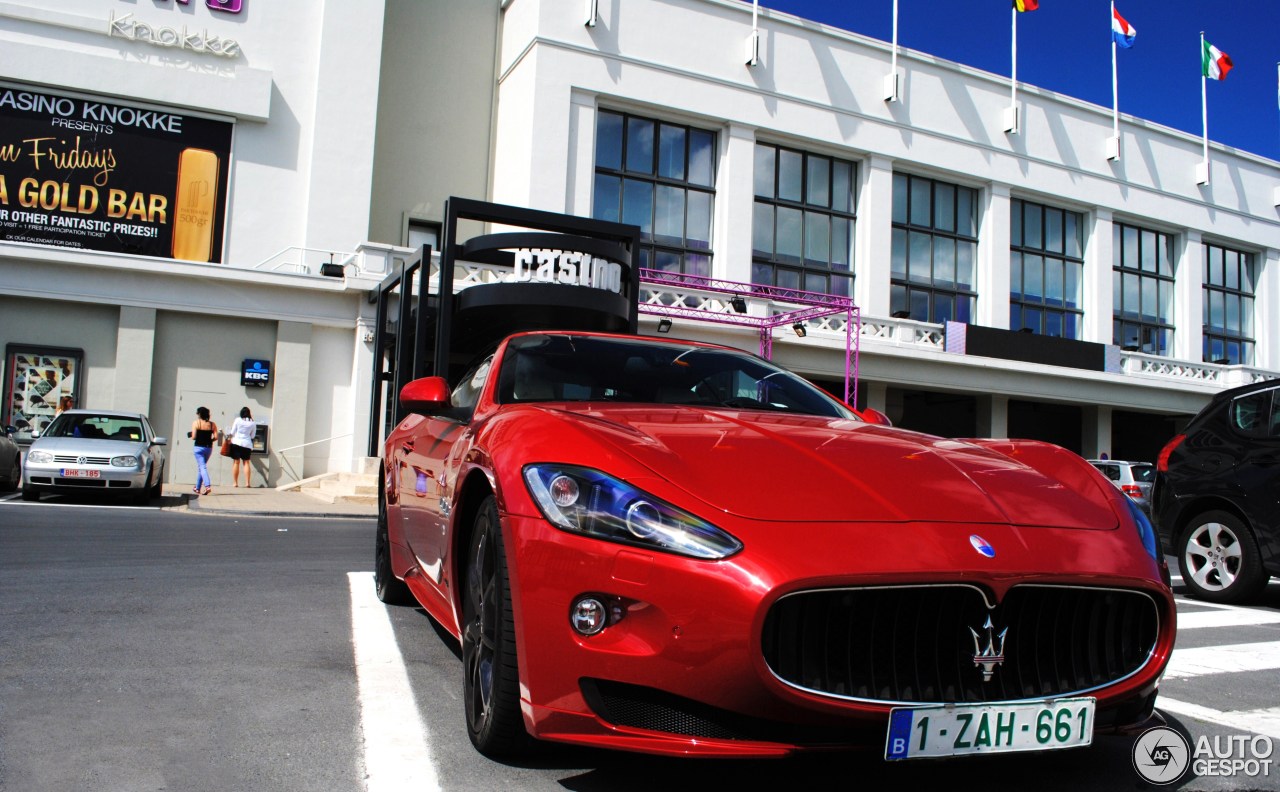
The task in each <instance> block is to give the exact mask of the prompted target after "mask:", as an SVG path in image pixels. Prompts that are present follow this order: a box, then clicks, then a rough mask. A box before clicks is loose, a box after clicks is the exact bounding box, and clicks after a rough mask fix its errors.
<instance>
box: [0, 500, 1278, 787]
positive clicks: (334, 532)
mask: <svg viewBox="0 0 1280 792" xmlns="http://www.w3.org/2000/svg"><path fill="white" fill-rule="evenodd" d="M372 537H373V521H372V520H332V519H328V520H291V519H279V518H252V517H229V516H204V515H197V514H193V513H188V512H184V511H180V510H172V509H158V508H154V507H152V508H131V507H118V506H96V505H74V504H71V505H68V504H65V503H60V502H54V501H52V500H46V501H45V502H41V503H36V504H26V503H22V502H20V501H16V500H10V499H0V790H5V791H6V792H28V790H33V791H41V790H59V791H61V790H86V791H88V790H92V791H93V792H100V791H102V790H122V791H123V790H129V791H130V792H134V791H136V790H182V791H183V792H186V790H210V792H214V791H215V790H216V792H229V791H231V790H336V791H345V790H352V791H353V792H358V791H362V790H366V789H368V790H376V789H381V788H394V789H410V788H412V789H415V790H430V789H436V788H438V789H444V790H451V791H452V790H472V789H475V790H492V789H512V790H526V789H528V790H539V789H545V790H566V789H568V790H584V791H594V790H600V791H602V792H603V790H652V789H655V788H666V789H687V788H701V789H708V788H710V789H793V788H807V789H847V788H855V787H856V788H862V789H887V788H922V789H969V788H983V789H984V790H998V789H1024V788H1027V787H1034V788H1036V790H1037V792H1048V791H1050V790H1059V789H1061V790H1076V789H1082V788H1083V789H1140V788H1147V785H1146V784H1145V783H1144V782H1142V781H1141V780H1140V778H1139V777H1138V775H1137V774H1136V772H1135V771H1134V769H1133V765H1132V754H1133V748H1134V743H1135V740H1134V738H1132V737H1097V738H1096V739H1095V744H1094V745H1093V746H1092V747H1090V748H1087V749H1081V750H1071V751H1061V752H1056V753H1048V754H1034V755H1031V754H1026V755H1006V756H995V757H980V758H967V759H963V760H946V761H921V762H905V763H896V764H885V763H884V762H882V761H881V760H880V759H879V758H878V756H877V755H876V754H875V753H874V752H872V753H868V754H833V755H820V756H810V757H802V758H798V759H790V760H782V761H763V762H762V761H750V762H743V761H681V760H671V759H661V758H653V757H646V756H637V755H630V754H617V753H608V752H601V751H591V750H583V749H576V748H566V747H555V746H549V747H548V748H547V750H546V751H545V752H544V753H543V754H542V755H540V756H539V757H538V758H537V759H536V760H535V761H532V762H528V763H525V764H522V765H508V764H502V763H496V762H492V761H490V760H488V759H485V758H484V757H482V756H480V755H479V754H477V753H476V752H475V751H474V750H473V749H472V747H471V745H470V743H469V742H468V740H467V738H466V734H465V730H464V726H463V722H462V704H461V701H460V700H459V689H460V684H461V666H460V663H459V660H458V656H457V652H458V649H457V646H456V645H455V644H454V643H453V642H452V641H450V640H449V639H448V638H447V637H444V636H443V635H442V633H441V632H440V631H438V630H437V629H435V628H434V627H433V625H432V623H431V621H430V620H429V619H428V618H427V617H426V616H425V615H424V614H423V613H422V612H421V611H420V610H418V609H415V608H386V607H385V606H382V605H381V604H380V603H376V601H372V602H371V601H370V598H371V597H370V595H371V589H372V583H371V580H370V578H369V577H368V572H369V570H370V568H371V556H372ZM353 573H355V574H353ZM1180 613H1185V614H1187V619H1188V624H1189V625H1193V626H1190V627H1189V628H1188V629H1184V630H1182V631H1181V634H1180V636H1179V644H1178V646H1179V649H1178V651H1177V652H1175V655H1174V660H1175V664H1176V663H1179V652H1183V651H1184V649H1185V651H1186V654H1185V655H1184V656H1185V657H1186V658H1187V661H1186V662H1183V663H1182V664H1181V666H1179V668H1180V671H1179V674H1180V675H1179V676H1176V677H1172V676H1171V677H1170V678H1169V679H1167V680H1166V681H1165V683H1164V684H1163V685H1162V695H1163V696H1166V697H1168V698H1169V699H1170V700H1171V701H1177V702H1180V706H1181V707H1182V709H1184V710H1186V709H1187V708H1188V707H1191V708H1196V707H1198V708H1200V709H1198V710H1195V711H1196V712H1197V713H1198V714H1199V715H1202V716H1205V717H1206V718H1208V720H1201V719H1199V718H1197V717H1192V716H1189V715H1171V716H1170V723H1171V725H1173V726H1175V727H1176V728H1178V729H1179V730H1180V731H1181V732H1182V733H1184V734H1185V735H1187V736H1189V737H1190V741H1191V744H1192V746H1193V747H1194V745H1195V743H1196V739H1197V738H1198V737H1200V736H1202V735H1204V736H1207V737H1209V738H1210V739H1214V738H1217V740H1218V741H1219V743H1223V742H1225V741H1226V740H1227V739H1228V738H1229V737H1232V736H1242V737H1251V736H1254V735H1256V734H1258V733H1269V734H1272V735H1273V738H1272V740H1273V742H1275V743H1280V718H1277V719H1276V720H1275V721H1274V722H1272V721H1270V720H1268V718H1269V717H1270V713H1273V712H1274V713H1280V685H1277V684H1276V681H1277V679H1278V678H1280V671H1278V669H1280V651H1275V652H1273V651H1272V646H1273V644H1274V642H1277V641H1280V584H1277V583H1273V584H1272V586H1271V588H1270V589H1269V591H1268V593H1267V597H1266V600H1265V601H1264V602H1263V603H1261V604H1260V605H1257V606H1254V607H1250V608H1244V609H1224V608H1220V607H1219V608H1208V607H1205V606H1202V605H1197V604H1193V603H1187V602H1180ZM1191 614H1205V615H1198V616H1192V615H1191ZM1223 614H1225V615H1223ZM383 626H385V628H386V629H385V631H382V627H383ZM1223 647H1233V648H1232V649H1224V648H1223ZM1239 647H1249V648H1248V649H1240V648H1239ZM1192 650H1203V651H1200V652H1199V653H1196V652H1193V651H1192ZM1228 659H1229V660H1230V662H1231V663H1235V664H1236V665H1234V666H1231V665H1229V664H1228V666H1224V667H1227V668H1229V670H1225V671H1224V670H1223V668H1221V667H1218V666H1219V665H1221V664H1222V663H1224V662H1226V661H1227V660H1228ZM401 669H402V670H401ZM391 672H394V673H391ZM396 679H399V683H398V684H402V685H403V687H396V686H395V684H392V683H394V682H395V680H396ZM388 680H389V681H388ZM375 683H377V684H375ZM379 689H381V690H383V697H382V698H378V694H377V691H378V690H379ZM406 708H407V709H406ZM1215 719H1216V720H1218V721H1221V722H1213V721H1214V720H1215ZM1241 723H1244V724H1245V726H1246V727H1247V728H1243V729H1242V728H1240V724H1241ZM1233 726H1234V727H1235V728H1233ZM1268 729H1270V731H1269V732H1268V731H1267V730H1268ZM366 735H369V739H366ZM391 749H394V750H391ZM1271 758H1272V759H1280V756H1274V755H1273V756H1272V757H1271ZM1269 769H1270V770H1271V774H1270V775H1269V776H1266V777H1255V778H1248V777H1242V776H1235V777H1229V778H1228V777H1199V778H1197V777H1194V775H1193V774H1191V773H1189V774H1187V776H1184V778H1183V779H1182V780H1181V781H1179V782H1178V783H1177V784H1174V785H1172V786H1171V787H1169V788H1173V789H1179V788H1181V789H1193V790H1200V789H1231V790H1241V789H1275V790H1280V768H1277V767H1276V764H1275V763H1274V762H1273V763H1271V764H1270V765H1269ZM397 773H400V774H402V775H405V776H407V777H408V778H409V779H410V782H409V783H404V782H403V781H401V782H398V783H397V782H396V781H395V779H396V774H397Z"/></svg>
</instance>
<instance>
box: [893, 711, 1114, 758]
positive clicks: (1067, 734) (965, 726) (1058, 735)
mask: <svg viewBox="0 0 1280 792" xmlns="http://www.w3.org/2000/svg"><path fill="white" fill-rule="evenodd" d="M1095 705H1096V700H1095V699H1092V698H1066V699H1051V700H1047V701H1028V702H1020V703H1018V704H939V705H934V706H927V707H898V708H895V709H894V710H893V711H892V712H890V714H889V734H888V737H887V739H886V740H885V746H884V758H885V759H889V760H895V759H918V758H922V757H928V756H959V755H963V754H975V753H1007V752H1011V751H1047V750H1052V749H1054V748H1077V747H1080V746H1085V745H1089V744H1090V743H1092V742H1093V711H1094V707H1095Z"/></svg>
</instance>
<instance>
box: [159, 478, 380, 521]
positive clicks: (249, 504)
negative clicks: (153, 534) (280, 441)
mask: <svg viewBox="0 0 1280 792" xmlns="http://www.w3.org/2000/svg"><path fill="white" fill-rule="evenodd" d="M164 501H165V504H166V506H167V505H168V504H170V503H174V504H175V506H174V507H175V508H181V509H186V510H187V511H192V512H198V513H201V514H243V515H254V516H259V517H304V518H305V517H346V518H349V519H350V518H361V517H368V518H374V517H377V516H378V507H377V506H376V505H362V504H358V503H324V502H323V501H320V500H317V499H315V498H313V497H311V496H310V495H304V494H302V493H301V492H298V491H296V490H283V491H282V490H277V489H275V488H274V487H214V488H213V492H212V493H210V494H208V495H196V494H195V493H194V492H192V491H191V485H189V484H185V485H184V484H166V485H165V487H164ZM175 502H180V505H179V504H178V503H175Z"/></svg>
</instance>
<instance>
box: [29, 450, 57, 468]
mask: <svg viewBox="0 0 1280 792" xmlns="http://www.w3.org/2000/svg"><path fill="white" fill-rule="evenodd" d="M27 461H28V462H31V463H34V464H36V465H47V464H49V463H50V462H52V461H53V454H50V453H49V452H48V451H28V452H27Z"/></svg>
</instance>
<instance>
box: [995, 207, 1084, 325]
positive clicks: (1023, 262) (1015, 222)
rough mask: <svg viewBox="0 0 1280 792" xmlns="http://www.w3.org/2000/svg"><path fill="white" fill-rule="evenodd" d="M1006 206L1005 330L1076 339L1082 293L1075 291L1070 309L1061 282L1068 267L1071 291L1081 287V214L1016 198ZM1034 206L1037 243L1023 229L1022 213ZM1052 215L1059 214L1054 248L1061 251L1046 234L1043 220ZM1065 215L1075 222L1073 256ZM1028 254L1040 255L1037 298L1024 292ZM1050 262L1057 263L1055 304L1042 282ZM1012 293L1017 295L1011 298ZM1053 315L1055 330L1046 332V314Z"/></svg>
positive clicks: (1081, 317)
mask: <svg viewBox="0 0 1280 792" xmlns="http://www.w3.org/2000/svg"><path fill="white" fill-rule="evenodd" d="M1009 209H1010V213H1009V216H1010V222H1009V329H1010V330H1015V331H1017V330H1029V331H1030V332H1032V333H1036V334H1037V335H1045V336H1052V337H1057V338H1069V339H1072V340H1078V339H1079V338H1080V333H1081V331H1082V330H1083V327H1084V305H1083V294H1077V295H1075V305H1074V307H1073V306H1072V305H1071V303H1070V298H1071V297H1072V296H1073V295H1071V294H1070V289H1069V288H1068V285H1067V284H1068V276H1067V272H1068V271H1067V268H1068V267H1072V268H1074V269H1075V278H1076V285H1077V289H1078V290H1080V291H1081V292H1082V291H1083V289H1084V254H1085V238H1084V223H1085V215H1084V213H1083V212H1076V211H1073V210H1071V209H1064V208H1062V207H1058V206H1051V205H1049V204H1042V203H1039V202H1036V201H1029V200H1025V199H1022V198H1014V199H1012V200H1011V201H1010V204H1009ZM1037 210H1038V214H1039V220H1040V223H1039V229H1040V232H1039V237H1040V243H1039V245H1036V244H1033V243H1034V238H1033V237H1032V236H1031V234H1029V233H1028V225H1027V222H1026V219H1027V217H1028V212H1029V211H1037ZM1053 213H1056V214H1057V215H1059V216H1060V217H1061V221H1062V222H1061V224H1060V228H1059V231H1060V234H1061V239H1060V240H1059V241H1060V243H1061V244H1060V245H1059V247H1060V248H1061V250H1054V249H1053V248H1052V247H1051V245H1050V242H1049V240H1048V239H1047V238H1046V236H1047V229H1048V228H1049V224H1048V222H1047V218H1049V217H1050V216H1051V215H1052V214H1053ZM1070 218H1074V220H1075V236H1076V239H1075V241H1074V245H1075V248H1076V250H1075V253H1074V254H1073V251H1072V250H1071V246H1072V244H1073V243H1072V239H1071V235H1070V232H1069V223H1068V220H1069V219H1070ZM1029 256H1031V257H1039V258H1040V263H1041V275H1040V283H1041V284H1042V286H1041V289H1040V291H1041V295H1040V298H1039V300H1038V301H1037V300H1032V299H1028V298H1027V293H1026V290H1025V284H1026V282H1027V267H1028V266H1029V265H1031V266H1034V264H1033V263H1032V262H1029V261H1028V257H1029ZM1050 260H1052V261H1054V262H1058V263H1059V264H1060V265H1061V267H1062V284H1061V285H1062V299H1061V301H1059V302H1058V304H1056V305H1055V304H1054V303H1053V301H1052V300H1051V299H1050V295H1049V294H1048V291H1049V289H1048V286H1047V284H1048V283H1049V277H1048V267H1047V265H1048V262H1049V261H1050ZM1015 267H1017V268H1020V271H1018V272H1015V271H1014V270H1015ZM1015 295H1017V296H1016V297H1015ZM1032 316H1034V317H1035V322H1034V324H1033V323H1031V322H1029V321H1028V319H1029V317H1032ZM1053 316H1056V317H1058V318H1059V321H1058V323H1057V324H1058V329H1059V330H1060V332H1049V330H1050V329H1052V327H1051V325H1052V320H1051V318H1050V317H1053ZM1069 331H1070V332H1069Z"/></svg>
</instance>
